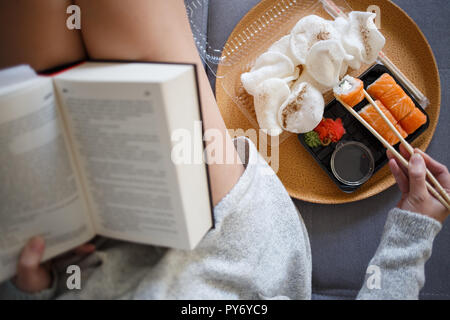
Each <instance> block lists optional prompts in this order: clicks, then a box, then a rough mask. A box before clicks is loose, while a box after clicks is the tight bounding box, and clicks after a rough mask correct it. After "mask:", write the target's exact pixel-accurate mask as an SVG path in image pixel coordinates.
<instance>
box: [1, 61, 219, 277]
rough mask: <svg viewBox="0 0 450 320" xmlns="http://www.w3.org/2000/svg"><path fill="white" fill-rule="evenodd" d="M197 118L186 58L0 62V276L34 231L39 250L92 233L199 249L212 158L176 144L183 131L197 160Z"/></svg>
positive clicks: (50, 253)
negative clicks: (4, 65)
mask: <svg viewBox="0 0 450 320" xmlns="http://www.w3.org/2000/svg"><path fill="white" fill-rule="evenodd" d="M200 121H201V110H200V103H199V95H198V88H197V80H196V73H195V66H194V65H190V64H159V63H131V62H130V63H112V62H84V63H82V64H80V65H78V66H76V67H73V68H71V69H68V70H66V71H64V72H61V73H59V74H57V75H54V76H38V75H36V74H35V73H34V71H33V70H32V69H31V68H29V67H26V66H20V67H16V68H13V69H7V70H5V71H3V72H0V148H1V149H0V150H1V151H0V281H2V280H5V279H7V278H9V277H11V276H13V275H14V273H15V268H16V263H17V260H18V257H19V253H20V251H21V249H22V248H23V246H24V244H25V243H26V241H27V240H28V239H29V238H30V237H32V236H35V235H42V236H44V238H45V240H46V253H45V257H44V260H47V259H50V258H52V257H54V256H56V255H58V254H60V253H62V252H65V251H67V250H70V249H72V248H74V247H76V246H78V245H80V244H82V243H84V242H86V241H88V240H90V239H92V238H93V237H94V236H95V235H102V236H106V237H111V238H115V239H122V240H126V241H132V242H138V243H145V244H153V245H160V246H167V247H174V248H181V249H192V248H194V247H195V246H196V245H197V244H198V243H199V241H200V240H201V239H202V237H203V236H204V235H205V233H206V232H207V231H208V230H209V229H210V228H211V226H212V214H211V213H212V205H211V197H210V191H209V182H208V175H207V169H206V165H205V163H204V161H200V163H199V162H197V163H177V162H176V161H172V157H171V153H172V149H173V147H174V146H175V145H176V142H172V134H173V132H175V131H176V130H178V131H179V132H183V133H185V134H188V135H190V136H189V139H190V140H189V141H191V145H190V146H189V147H192V148H191V150H189V152H192V153H196V154H194V155H193V158H195V157H196V158H197V159H198V158H200V159H202V155H203V140H202V137H203V134H202V128H201V125H200V129H199V128H198V126H197V127H196V124H200ZM180 130H182V131H180ZM199 130H200V133H199V132H194V131H199Z"/></svg>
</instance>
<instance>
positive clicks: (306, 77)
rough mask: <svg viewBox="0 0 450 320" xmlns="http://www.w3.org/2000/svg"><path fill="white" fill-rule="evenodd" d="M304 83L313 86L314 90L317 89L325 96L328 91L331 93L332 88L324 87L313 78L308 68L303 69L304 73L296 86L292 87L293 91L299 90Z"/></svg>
mask: <svg viewBox="0 0 450 320" xmlns="http://www.w3.org/2000/svg"><path fill="white" fill-rule="evenodd" d="M303 82H307V83H309V84H310V85H312V86H313V87H314V88H316V89H317V90H318V91H319V92H320V93H322V94H324V93H325V92H327V91H330V90H331V88H330V87H327V86H324V85H322V84H320V83H318V82H317V81H316V80H315V79H314V78H313V77H312V76H311V74H310V73H309V72H308V68H306V67H304V68H303V72H302V74H301V75H300V77H299V78H298V79H297V80H296V81H295V82H294V84H293V85H292V88H291V90H292V91H295V90H296V89H297V87H298V86H300V85H301V84H302V83H303Z"/></svg>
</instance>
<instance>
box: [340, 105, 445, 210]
mask: <svg viewBox="0 0 450 320" xmlns="http://www.w3.org/2000/svg"><path fill="white" fill-rule="evenodd" d="M336 100H337V101H339V102H340V103H341V104H342V105H343V106H344V107H345V109H347V110H348V111H349V112H350V113H351V114H352V115H353V116H354V117H355V118H356V119H357V120H358V121H359V122H360V123H361V124H362V125H363V126H364V127H366V128H367V130H369V131H370V132H371V133H372V134H373V135H374V136H375V137H376V138H377V139H378V140H379V141H380V142H381V143H382V144H383V145H384V146H385V147H386V148H387V149H388V150H389V151H391V153H392V154H393V155H394V156H395V157H396V158H397V159H398V160H399V161H400V163H401V164H403V165H404V166H405V167H408V166H409V163H408V161H407V160H406V159H405V158H403V156H402V155H401V154H400V153H399V152H398V151H397V150H395V148H394V147H393V146H391V145H390V144H389V142H387V141H386V140H385V139H384V138H383V137H382V136H381V135H380V134H379V133H378V132H377V131H376V130H375V129H374V128H372V126H371V125H370V124H369V123H367V122H366V120H364V119H363V118H362V117H361V116H360V115H359V113H358V112H356V111H355V110H354V109H353V108H352V107H350V106H349V105H348V104H346V103H345V102H344V101H342V100H341V99H339V97H337V96H336ZM380 111H381V110H380ZM388 121H389V120H388ZM389 122H390V121H389ZM425 183H426V186H427V189H428V190H429V192H430V193H431V194H432V195H433V196H434V197H435V198H436V199H438V200H439V201H440V202H441V203H442V205H443V206H444V207H445V208H447V210H450V204H448V203H447V202H446V201H445V200H444V198H442V197H441V195H440V194H439V193H438V192H437V191H436V190H435V189H434V188H433V186H432V185H431V184H429V183H428V181H426V182H425Z"/></svg>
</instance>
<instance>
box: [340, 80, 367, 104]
mask: <svg viewBox="0 0 450 320" xmlns="http://www.w3.org/2000/svg"><path fill="white" fill-rule="evenodd" d="M333 92H334V94H335V95H336V97H338V98H339V99H340V100H342V101H343V102H345V103H346V104H348V105H349V106H350V107H352V108H353V107H354V106H356V105H357V104H358V103H360V102H361V101H363V100H364V83H363V82H362V81H361V80H360V79H356V78H353V77H351V76H349V75H347V76H345V77H344V79H342V81H341V82H340V83H339V84H338V85H337V86H335V87H334V88H333Z"/></svg>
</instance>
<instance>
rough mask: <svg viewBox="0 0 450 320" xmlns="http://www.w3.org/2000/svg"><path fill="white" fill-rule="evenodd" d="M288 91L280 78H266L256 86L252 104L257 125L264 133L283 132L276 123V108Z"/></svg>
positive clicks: (274, 133)
mask: <svg viewBox="0 0 450 320" xmlns="http://www.w3.org/2000/svg"><path fill="white" fill-rule="evenodd" d="M290 93H291V90H290V89H289V87H288V85H287V84H286V82H284V81H283V80H280V79H268V80H265V81H264V82H263V83H261V84H260V85H259V86H258V88H257V94H256V95H255V96H254V106H255V112H256V119H257V120H258V124H259V127H260V129H262V130H263V131H264V132H265V133H267V134H269V135H271V136H279V135H280V134H281V133H282V132H283V129H282V128H281V126H280V124H279V123H278V110H279V109H280V107H281V105H282V104H283V103H284V101H286V99H287V98H288V97H289V94H290Z"/></svg>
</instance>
